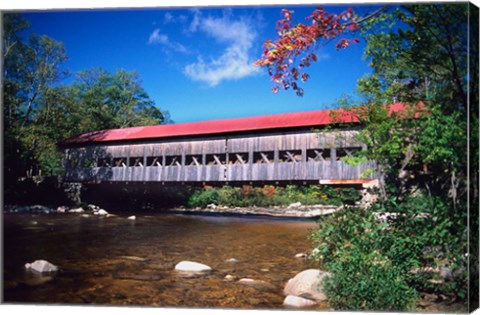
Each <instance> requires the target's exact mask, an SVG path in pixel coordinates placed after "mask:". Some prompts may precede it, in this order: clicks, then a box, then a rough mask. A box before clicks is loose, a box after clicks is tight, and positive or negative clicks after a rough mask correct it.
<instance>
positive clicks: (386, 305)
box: [324, 246, 416, 311]
mask: <svg viewBox="0 0 480 315" xmlns="http://www.w3.org/2000/svg"><path fill="white" fill-rule="evenodd" d="M329 269H330V271H331V272H332V274H333V276H332V277H330V278H326V279H325V280H324V290H325V294H326V295H327V296H328V299H329V302H330V304H331V305H332V306H333V307H334V308H335V309H336V310H375V311H404V310H409V309H411V308H412V306H413V305H414V303H413V302H414V300H415V297H416V292H415V290H414V289H412V288H410V287H409V286H408V284H407V282H406V281H405V279H403V277H402V273H401V272H400V271H399V270H398V269H397V268H396V267H395V266H394V265H392V262H391V261H390V260H389V259H388V258H387V257H385V256H384V255H382V254H380V253H379V252H378V251H369V250H365V249H364V248H359V247H356V246H352V247H350V248H344V250H342V251H341V252H340V253H339V258H338V259H336V260H335V261H333V262H332V263H330V264H329Z"/></svg>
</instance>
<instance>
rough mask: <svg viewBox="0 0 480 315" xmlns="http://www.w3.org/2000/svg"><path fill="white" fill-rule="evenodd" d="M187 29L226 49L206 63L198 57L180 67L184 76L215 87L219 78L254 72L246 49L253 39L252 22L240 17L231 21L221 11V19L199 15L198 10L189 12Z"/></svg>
mask: <svg viewBox="0 0 480 315" xmlns="http://www.w3.org/2000/svg"><path fill="white" fill-rule="evenodd" d="M193 14H194V16H193V20H192V22H191V24H190V27H189V31H190V32H203V33H204V34H206V35H207V36H209V37H211V38H213V39H214V40H216V41H217V42H218V43H220V44H225V45H226V48H225V49H224V50H223V51H222V52H221V54H220V55H219V56H217V57H214V58H211V59H210V60H209V61H208V62H205V61H204V58H203V57H202V56H198V58H197V62H195V63H192V64H189V65H187V66H186V67H185V68H184V73H185V75H186V76H188V77H189V78H191V79H192V80H195V81H200V82H205V83H207V84H208V85H209V86H212V87H213V86H216V85H218V84H219V83H220V82H222V81H223V80H235V79H241V78H244V77H246V76H249V75H253V74H255V73H257V72H258V69H256V68H255V67H254V66H253V65H252V63H253V60H251V58H250V57H249V52H250V49H251V48H252V46H253V42H254V40H255V38H256V36H257V35H256V32H255V30H254V29H253V27H252V26H253V21H251V20H249V19H246V18H240V19H238V20H233V19H231V18H230V16H229V15H227V14H225V15H224V16H223V17H221V18H215V17H203V16H202V14H201V12H200V11H199V10H194V11H193Z"/></svg>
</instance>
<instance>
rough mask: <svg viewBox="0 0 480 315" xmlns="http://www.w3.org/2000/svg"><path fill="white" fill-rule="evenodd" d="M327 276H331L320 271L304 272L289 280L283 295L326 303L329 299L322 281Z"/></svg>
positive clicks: (309, 270)
mask: <svg viewBox="0 0 480 315" xmlns="http://www.w3.org/2000/svg"><path fill="white" fill-rule="evenodd" d="M327 276H331V274H330V273H328V272H325V271H321V270H319V269H307V270H304V271H302V272H300V273H299V274H297V275H296V276H295V277H294V278H292V279H290V280H288V282H287V285H286V286H285V289H284V290H283V293H284V294H285V295H287V296H288V295H294V296H299V297H303V298H307V299H310V300H314V301H317V302H321V301H325V300H326V299H327V297H326V296H325V294H324V293H323V286H322V281H323V279H324V278H325V277H327Z"/></svg>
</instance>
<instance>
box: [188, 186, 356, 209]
mask: <svg viewBox="0 0 480 315" xmlns="http://www.w3.org/2000/svg"><path fill="white" fill-rule="evenodd" d="M360 198H361V196H360V194H359V193H358V191H357V190H355V189H353V188H331V187H328V186H319V185H311V186H295V185H288V186H286V187H276V186H270V185H266V186H263V187H252V186H248V185H245V186H243V187H232V186H222V187H220V188H217V187H210V186H206V187H204V188H202V189H197V190H195V191H194V192H193V193H192V195H191V197H190V199H189V201H188V205H189V206H190V207H192V208H195V207H201V208H205V207H206V206H207V205H208V204H212V203H213V204H216V205H222V206H228V207H255V206H257V207H267V206H288V205H290V204H292V203H295V202H300V203H301V204H303V205H313V204H328V205H342V204H344V203H354V202H356V201H358V200H360Z"/></svg>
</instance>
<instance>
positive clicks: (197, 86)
mask: <svg viewBox="0 0 480 315" xmlns="http://www.w3.org/2000/svg"><path fill="white" fill-rule="evenodd" d="M350 6H353V8H354V10H355V11H357V12H359V13H365V12H370V11H372V10H374V9H375V8H376V7H374V6H372V5H358V4H357V5H356V4H353V5H341V6H331V5H325V6H324V8H325V9H326V10H327V11H329V12H337V13H339V12H341V11H343V10H344V9H346V8H348V7H350ZM283 8H288V9H292V10H294V19H295V20H296V21H298V22H300V21H302V22H303V21H304V18H305V17H306V16H308V15H309V14H310V13H311V12H312V11H313V9H314V8H315V6H306V5H302V6H292V5H290V6H289V5H280V6H242V7H218V6H217V7H192V8H172V7H170V8H169V7H165V8H157V9H147V8H144V9H109V10H99V9H96V10H77V11H69V10H62V11H35V12H27V13H25V14H24V16H25V17H26V18H27V19H28V20H30V22H31V24H32V27H31V29H30V30H31V31H32V32H35V33H37V34H45V35H48V36H50V37H52V38H54V39H56V40H58V41H61V42H63V43H64V44H65V48H66V51H67V54H68V55H69V60H68V62H66V63H65V64H64V67H66V68H68V69H69V70H70V71H71V72H72V73H73V74H72V76H70V78H68V79H67V82H68V80H72V79H73V77H74V73H75V72H77V71H80V70H85V69H89V68H92V67H103V68H104V69H106V70H108V71H110V72H115V70H116V69H125V70H127V71H134V70H135V71H137V72H138V74H139V76H140V79H141V81H142V86H143V87H144V88H145V90H146V91H147V93H148V94H149V96H150V97H151V99H153V100H154V102H155V104H156V105H157V106H158V107H160V108H161V109H162V110H168V111H169V112H170V115H171V118H172V119H173V120H174V121H175V122H191V121H201V120H210V119H222V118H235V117H246V116H255V115H264V114H275V113H286V112H296V111H307V110H315V109H324V108H326V107H328V106H332V104H334V103H335V101H336V100H338V99H339V98H340V97H342V95H344V94H345V93H352V92H354V91H355V86H356V82H357V80H358V79H359V78H360V77H361V76H362V75H364V74H365V73H367V72H370V68H369V67H368V62H367V61H365V60H363V59H362V57H363V49H364V42H363V41H361V42H360V43H359V44H355V45H352V46H350V47H349V48H347V49H345V50H339V51H337V50H336V49H335V43H334V42H332V43H330V44H328V45H326V46H319V47H317V55H318V56H319V61H318V62H317V63H315V64H314V65H313V66H312V67H311V68H310V69H309V74H310V80H309V81H308V82H307V83H306V84H304V85H303V87H304V89H305V95H304V96H303V97H298V96H296V95H295V93H293V92H292V91H280V92H279V93H277V94H274V93H272V92H271V88H272V86H273V85H272V82H271V80H270V78H269V76H268V75H267V72H266V70H265V69H259V68H255V67H253V65H252V63H253V61H254V60H255V59H258V58H259V57H260V55H261V52H262V45H263V43H264V41H265V40H266V39H274V38H275V23H276V21H277V20H278V19H280V18H281V15H280V12H281V9H283Z"/></svg>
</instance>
